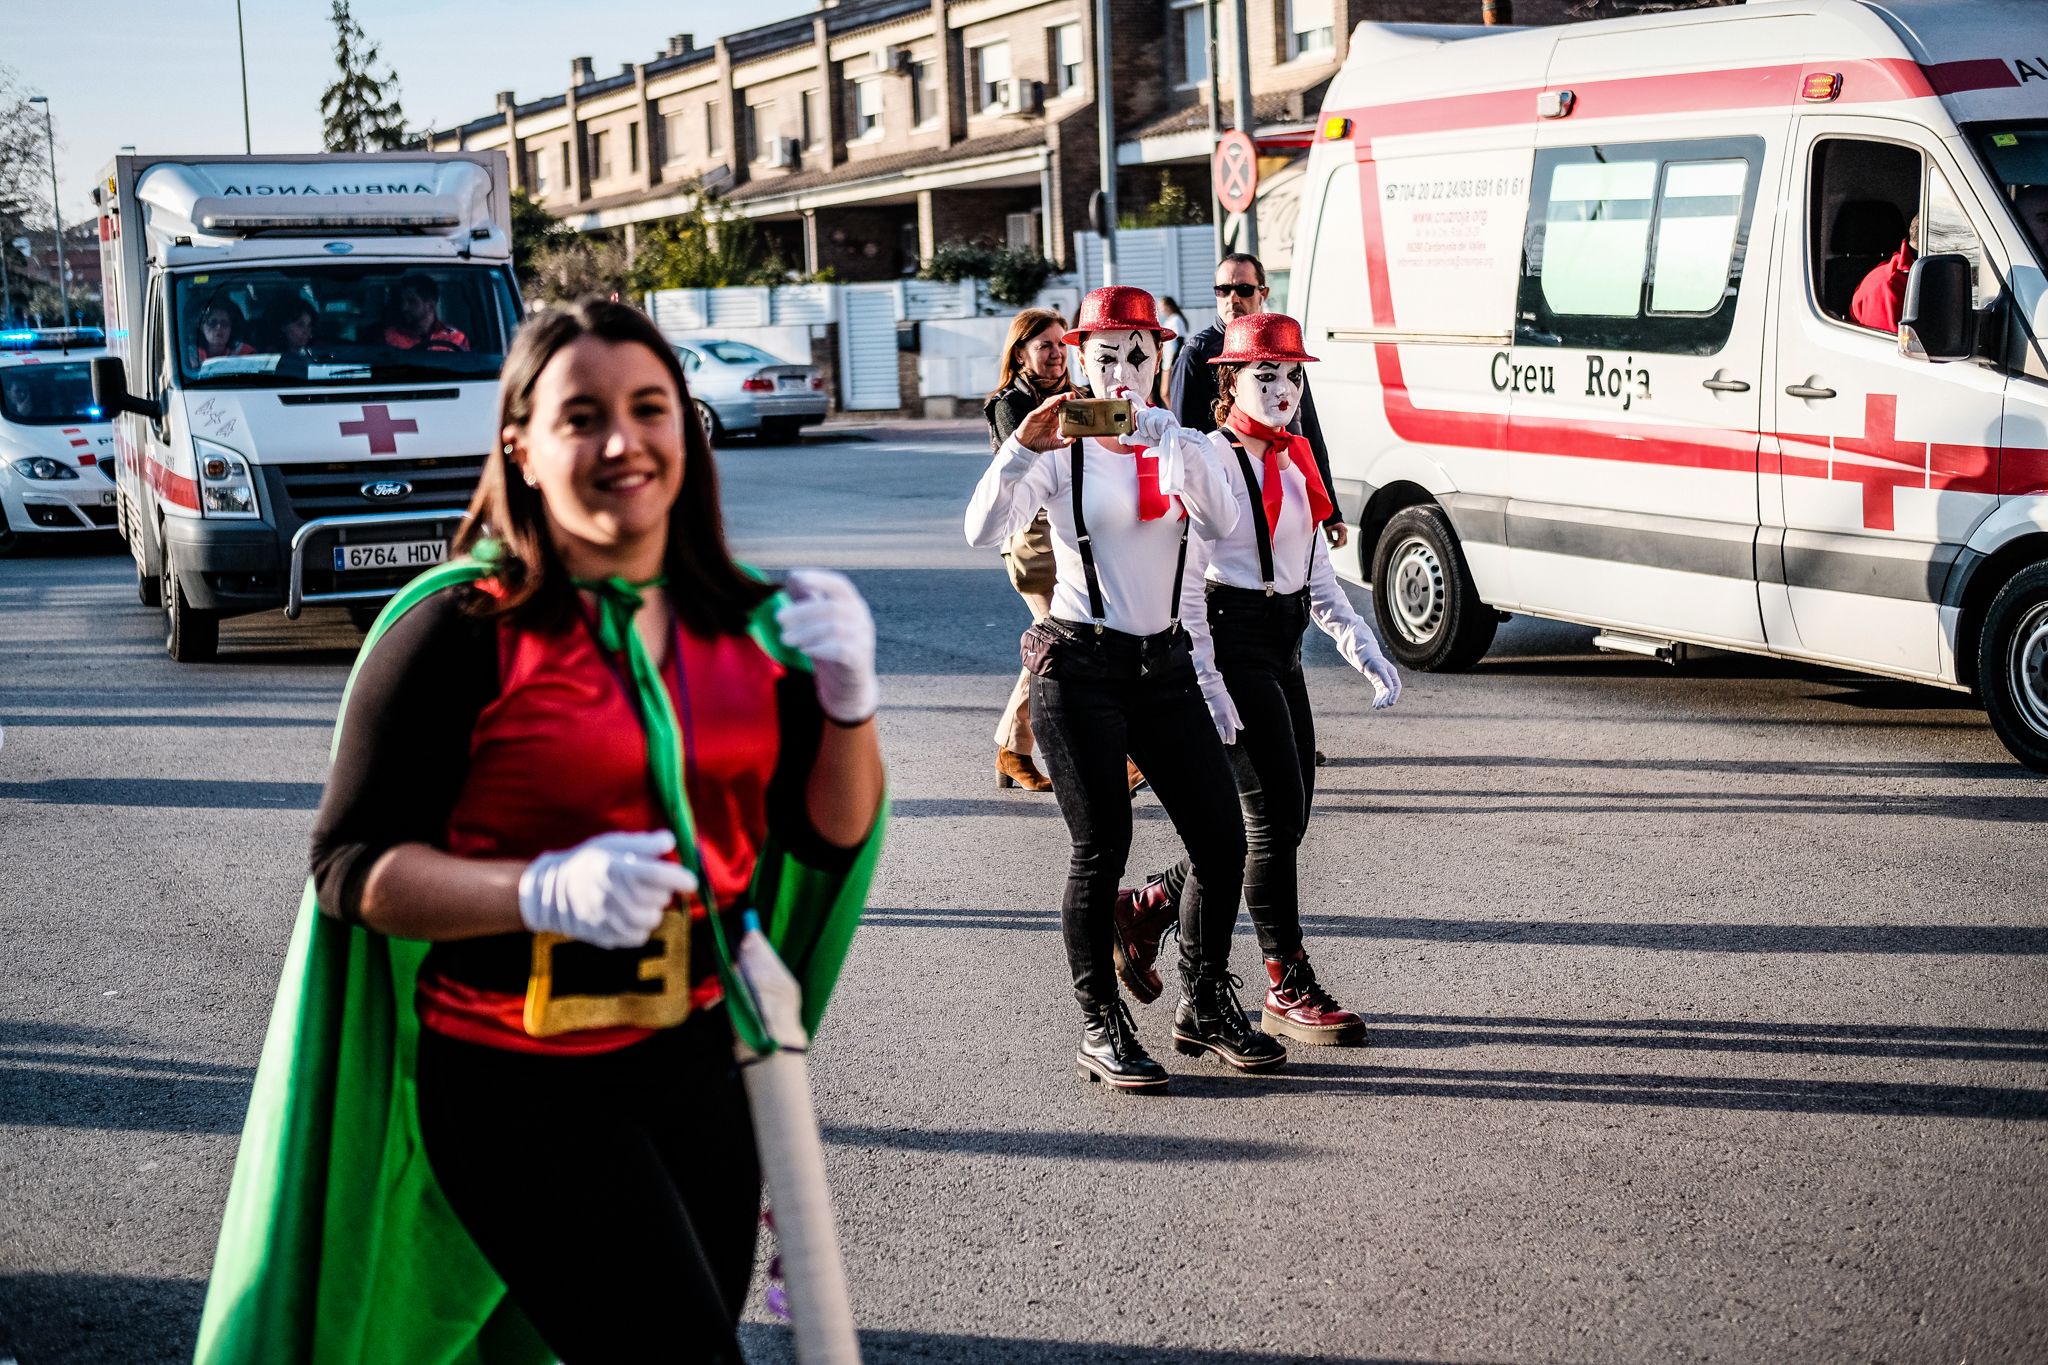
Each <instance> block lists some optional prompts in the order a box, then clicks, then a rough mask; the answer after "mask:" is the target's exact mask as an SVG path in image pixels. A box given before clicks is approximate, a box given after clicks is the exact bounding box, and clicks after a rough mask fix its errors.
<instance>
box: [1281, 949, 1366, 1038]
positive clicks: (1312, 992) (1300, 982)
mask: <svg viewBox="0 0 2048 1365" xmlns="http://www.w3.org/2000/svg"><path fill="white" fill-rule="evenodd" d="M1266 980H1267V982H1268V986H1267V990H1266V1008H1265V1011H1264V1015H1263V1023H1264V1027H1265V1030H1266V1032H1268V1033H1274V1034H1279V1035H1280V1036H1282V1037H1285V1038H1293V1039H1296V1040H1298V1041H1300V1042H1304V1043H1332V1044H1346V1043H1348V1044H1362V1043H1363V1042H1365V1020H1363V1019H1361V1018H1359V1017H1358V1016H1357V1015H1356V1014H1354V1013H1352V1012H1351V1011H1350V1010H1347V1009H1345V1008H1344V1007H1343V1006H1341V1005H1339V1004H1338V1003H1337V1002H1336V1001H1335V1000H1332V999H1331V998H1330V993H1329V992H1328V991H1326V990H1324V989H1323V988H1322V985H1321V984H1320V983H1319V982H1317V980H1316V974H1315V972H1314V970H1313V969H1312V968H1310V966H1309V965H1308V954H1307V953H1304V952H1297V953H1295V954H1294V956H1292V957H1269V958H1267V959H1266Z"/></svg>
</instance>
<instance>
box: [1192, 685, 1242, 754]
mask: <svg viewBox="0 0 2048 1365" xmlns="http://www.w3.org/2000/svg"><path fill="white" fill-rule="evenodd" d="M1202 700H1203V701H1205V702H1207V703H1208V704H1209V719H1210V721H1212V722H1213V723H1214V724H1215V726H1216V733H1217V735H1219V736H1220V737H1221V738H1222V740H1223V742H1224V743H1225V744H1235V743H1237V732H1238V731H1239V730H1242V729H1244V722H1243V721H1242V720H1239V719H1238V716H1237V703H1236V702H1234V701H1232V700H1231V699H1230V689H1229V688H1228V687H1225V686H1224V685H1223V679H1221V678H1217V679H1215V680H1214V681H1210V682H1204V683H1203V684H1202Z"/></svg>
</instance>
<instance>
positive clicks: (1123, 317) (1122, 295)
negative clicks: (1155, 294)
mask: <svg viewBox="0 0 2048 1365" xmlns="http://www.w3.org/2000/svg"><path fill="white" fill-rule="evenodd" d="M1090 332H1157V333H1158V334H1159V339H1160V340H1161V341H1171V340H1173V337H1174V333H1173V332H1172V330H1171V329H1169V328H1165V327H1161V326H1160V325H1159V312H1158V308H1157V306H1156V305H1155V304H1154V303H1153V302H1152V296H1151V295H1150V294H1148V293H1146V292H1145V291H1144V290H1142V289H1138V288H1135V287H1133V286H1131V285H1128V284H1105V285H1104V286H1102V288H1100V289H1091V290H1089V291H1088V297H1087V298H1085V299H1082V300H1081V316H1080V318H1079V319H1077V320H1076V321H1075V323H1074V328H1073V330H1072V331H1070V332H1068V333H1067V334H1066V335H1065V336H1063V337H1061V338H1060V340H1061V341H1064V342H1065V343H1066V344H1067V345H1069V346H1079V345H1080V344H1081V338H1082V337H1083V336H1086V335H1087V334H1088V333H1090Z"/></svg>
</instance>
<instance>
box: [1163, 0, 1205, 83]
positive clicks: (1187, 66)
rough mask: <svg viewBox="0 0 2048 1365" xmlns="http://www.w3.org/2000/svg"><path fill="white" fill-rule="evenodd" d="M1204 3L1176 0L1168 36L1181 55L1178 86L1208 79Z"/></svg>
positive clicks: (1198, 0) (1199, 0) (1203, 0)
mask: <svg viewBox="0 0 2048 1365" xmlns="http://www.w3.org/2000/svg"><path fill="white" fill-rule="evenodd" d="M1207 12H1208V7H1207V5H1206V3H1205V0H1176V3H1175V4H1174V7H1173V23H1172V27H1171V30H1170V31H1171V33H1172V35H1173V42H1174V45H1175V46H1176V47H1177V48H1178V49H1179V54H1180V72H1179V76H1180V85H1181V86H1182V87H1183V88H1186V87H1188V86H1196V85H1202V84H1205V83H1206V82H1207V81H1208V79H1209V25H1208V22H1207Z"/></svg>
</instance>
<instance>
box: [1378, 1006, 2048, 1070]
mask: <svg viewBox="0 0 2048 1365" xmlns="http://www.w3.org/2000/svg"><path fill="white" fill-rule="evenodd" d="M1371 1020H1372V1046H1373V1047H1375V1048H1449V1047H1497V1046H1503V1045H1505V1046H1510V1047H1567V1048H1586V1047H1599V1048H1639V1049H1648V1050H1652V1051H1671V1052H1764V1053H1793V1054H1798V1053H1805V1054H1814V1055H1822V1056H1829V1057H1910V1058H1918V1059H1927V1060H1937V1061H1959V1062H2044V1061H2048V1032H2036V1031H2034V1030H2030V1029H1975V1028H1939V1027H1921V1026H1915V1025H1886V1024H1770V1023H1762V1022H1756V1023H1752V1022H1749V1021H1746V1020H1739V1019H1489V1018H1486V1017H1484V1016H1476V1015H1450V1014H1375V1015H1373V1016H1371Z"/></svg>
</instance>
